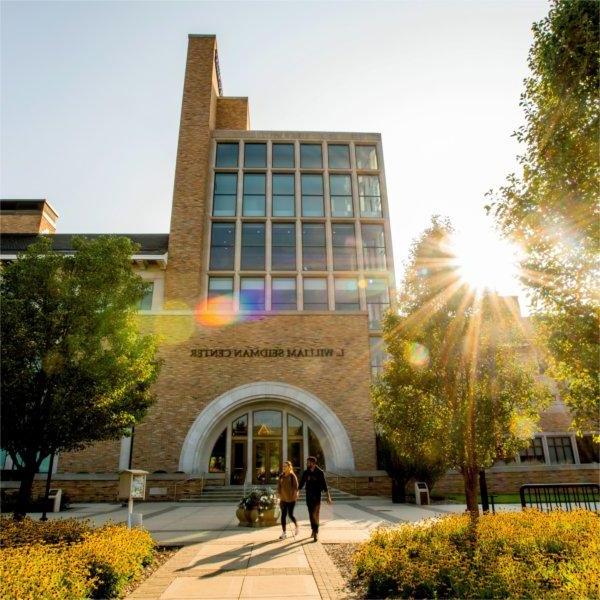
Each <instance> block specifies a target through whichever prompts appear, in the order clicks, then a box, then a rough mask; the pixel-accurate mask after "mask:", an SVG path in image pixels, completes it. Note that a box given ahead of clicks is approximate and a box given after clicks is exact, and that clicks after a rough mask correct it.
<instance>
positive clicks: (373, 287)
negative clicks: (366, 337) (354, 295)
mask: <svg viewBox="0 0 600 600" xmlns="http://www.w3.org/2000/svg"><path fill="white" fill-rule="evenodd" d="M366 292H367V312H368V313H369V329H381V319H382V317H383V315H384V313H385V312H386V311H387V309H388V308H389V306H390V294H389V290H388V285H387V280H386V279H368V280H367V290H366Z"/></svg>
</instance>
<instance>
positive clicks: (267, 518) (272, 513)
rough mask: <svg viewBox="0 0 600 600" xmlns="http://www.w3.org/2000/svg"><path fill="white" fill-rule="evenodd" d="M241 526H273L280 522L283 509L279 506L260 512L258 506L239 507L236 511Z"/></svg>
mask: <svg viewBox="0 0 600 600" xmlns="http://www.w3.org/2000/svg"><path fill="white" fill-rule="evenodd" d="M235 515H236V517H237V518H238V521H239V526H240V527H273V526H274V525H277V523H278V522H279V517H280V515H281V510H280V509H279V506H275V507H273V508H269V509H267V510H263V511H262V512H260V511H259V510H258V509H257V508H251V509H250V510H246V509H244V508H238V509H237V510H236V512H235Z"/></svg>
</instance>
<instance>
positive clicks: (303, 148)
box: [300, 144, 323, 169]
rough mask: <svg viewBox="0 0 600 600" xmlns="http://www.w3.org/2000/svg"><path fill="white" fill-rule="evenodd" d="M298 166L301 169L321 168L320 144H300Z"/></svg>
mask: <svg viewBox="0 0 600 600" xmlns="http://www.w3.org/2000/svg"><path fill="white" fill-rule="evenodd" d="M300 167H301V168H302V169H322V168H323V154H322V148H321V144H300Z"/></svg>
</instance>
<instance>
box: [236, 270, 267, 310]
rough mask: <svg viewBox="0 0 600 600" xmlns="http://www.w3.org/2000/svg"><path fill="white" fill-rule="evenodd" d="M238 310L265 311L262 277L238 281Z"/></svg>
mask: <svg viewBox="0 0 600 600" xmlns="http://www.w3.org/2000/svg"><path fill="white" fill-rule="evenodd" d="M240 309H241V310H265V280H264V278H262V277H242V278H241V279H240Z"/></svg>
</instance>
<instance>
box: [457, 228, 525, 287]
mask: <svg viewBox="0 0 600 600" xmlns="http://www.w3.org/2000/svg"><path fill="white" fill-rule="evenodd" d="M453 246H454V248H453V251H454V253H455V254H456V263H457V268H458V271H459V274H460V278H461V279H462V280H463V281H464V282H465V283H466V284H468V285H469V286H470V287H472V288H473V289H474V290H475V291H483V290H485V289H487V290H492V291H496V292H498V293H500V294H503V295H510V294H514V293H516V289H517V287H518V276H519V270H518V267H517V262H518V261H517V249H516V248H515V247H514V246H512V245H511V244H509V243H508V242H506V241H504V240H501V239H499V238H498V237H497V236H496V235H495V234H494V232H490V231H471V232H469V233H468V235H467V234H460V233H457V234H456V235H455V237H454V241H453Z"/></svg>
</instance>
